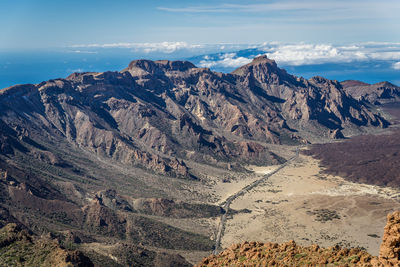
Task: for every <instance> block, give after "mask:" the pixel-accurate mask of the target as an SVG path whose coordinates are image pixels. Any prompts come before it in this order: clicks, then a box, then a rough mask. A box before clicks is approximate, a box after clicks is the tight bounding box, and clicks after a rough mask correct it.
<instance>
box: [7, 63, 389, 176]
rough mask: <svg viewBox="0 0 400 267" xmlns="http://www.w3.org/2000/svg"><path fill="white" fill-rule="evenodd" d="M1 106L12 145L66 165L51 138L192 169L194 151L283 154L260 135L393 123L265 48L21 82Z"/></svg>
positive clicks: (131, 159)
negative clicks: (248, 56) (232, 61)
mask: <svg viewBox="0 0 400 267" xmlns="http://www.w3.org/2000/svg"><path fill="white" fill-rule="evenodd" d="M0 114H1V116H0V126H1V128H2V131H1V135H0V149H1V151H2V153H3V154H10V153H12V152H13V150H15V149H18V150H23V151H25V150H27V149H28V148H26V144H28V145H33V146H34V147H35V146H36V148H37V149H38V150H39V151H35V152H33V151H32V153H33V154H35V155H36V157H39V158H41V159H43V160H46V161H49V162H50V163H51V164H60V163H57V162H56V161H57V159H56V158H54V157H53V156H52V155H50V154H48V153H46V152H43V150H45V149H41V148H42V147H41V146H38V145H37V144H38V143H45V144H46V143H49V139H50V140H51V141H52V142H53V143H54V142H56V143H57V142H63V143H67V144H72V145H74V146H76V147H77V148H79V149H83V150H85V151H89V152H90V153H93V154H96V155H98V156H100V157H106V158H112V159H114V160H117V161H120V162H123V163H124V164H132V165H140V166H143V167H145V168H148V169H152V170H153V171H156V172H158V173H163V174H170V175H174V176H182V177H189V176H190V172H189V169H188V167H187V165H186V164H185V161H184V160H200V161H207V162H212V160H213V161H228V160H229V161H232V160H235V161H253V162H257V161H264V163H265V162H269V163H277V162H279V161H280V160H281V159H280V158H279V157H277V156H276V155H274V154H273V153H270V152H268V150H267V149H266V147H265V146H263V145H261V144H259V143H257V142H256V141H261V142H266V143H276V144H280V143H298V142H301V141H303V142H306V141H307V140H306V139H307V138H308V137H310V138H311V139H312V137H313V136H314V137H315V136H319V135H321V133H323V135H325V136H326V137H328V135H329V131H330V130H349V131H350V130H352V129H354V128H355V127H358V126H374V127H375V126H379V127H385V126H387V124H388V123H387V122H386V121H385V120H384V119H383V118H381V117H380V116H379V115H377V114H374V113H373V112H371V111H369V110H368V108H367V107H366V106H365V105H363V104H362V103H361V102H358V101H357V100H355V99H353V98H351V97H350V96H349V95H347V94H346V93H345V91H344V90H343V89H342V86H341V85H340V84H339V83H338V82H336V81H331V80H327V79H324V78H322V77H314V78H312V79H310V80H305V79H303V78H297V77H295V76H292V75H290V74H288V73H286V71H284V70H282V69H280V68H278V67H277V65H276V63H275V62H274V61H273V60H270V59H268V58H266V57H265V56H262V57H258V58H256V59H254V60H253V62H252V63H250V64H248V65H245V66H243V67H241V68H239V69H237V70H236V71H234V72H233V73H232V74H223V73H216V72H212V71H210V70H209V69H205V68H196V67H195V66H194V65H193V64H191V63H190V62H185V61H175V62H171V61H154V62H153V61H149V60H136V61H132V62H131V63H130V64H129V66H128V68H126V69H124V70H123V71H121V72H104V73H74V74H72V75H70V76H69V77H67V78H66V79H55V80H50V81H47V82H42V83H40V84H37V85H18V86H14V87H11V88H8V89H5V90H2V91H0ZM28 150H29V149H28ZM182 159H183V160H182ZM210 159H211V161H210Z"/></svg>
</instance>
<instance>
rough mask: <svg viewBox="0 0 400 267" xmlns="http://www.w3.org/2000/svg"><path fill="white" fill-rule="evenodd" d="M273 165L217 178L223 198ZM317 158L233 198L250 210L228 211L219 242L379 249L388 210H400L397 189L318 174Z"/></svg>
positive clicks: (234, 204) (225, 244)
mask: <svg viewBox="0 0 400 267" xmlns="http://www.w3.org/2000/svg"><path fill="white" fill-rule="evenodd" d="M273 168H276V166H272V167H265V168H261V167H257V168H255V167H251V169H252V170H253V171H254V172H255V174H254V175H249V178H248V179H244V180H242V181H237V182H235V183H217V184H216V185H215V187H214V190H215V191H214V192H215V194H219V195H220V197H221V200H223V199H224V198H225V197H226V196H229V195H230V194H232V193H233V192H234V191H235V190H236V191H238V190H240V188H242V187H243V186H244V185H246V184H249V183H251V182H252V181H254V180H255V179H256V178H255V176H256V175H263V174H265V173H266V172H269V171H271V170H272V169H273ZM321 171H322V170H321V167H320V166H319V163H318V161H317V160H315V159H313V158H311V157H308V156H304V155H300V156H299V158H298V159H297V160H295V161H294V162H292V163H290V164H289V165H288V166H286V167H285V168H284V169H282V170H281V171H280V172H278V173H277V174H275V175H273V176H272V177H270V178H269V179H268V181H267V182H265V183H263V184H261V185H260V186H258V187H256V188H254V189H253V190H251V191H250V192H248V193H247V194H245V195H243V196H241V197H239V198H238V199H236V200H234V201H233V202H232V204H231V208H232V209H235V210H241V209H248V210H251V213H239V214H235V215H232V216H231V217H230V218H229V219H228V220H227V223H226V227H225V232H224V236H223V239H222V247H228V246H230V245H231V244H232V243H238V242H243V241H246V240H247V241H263V242H267V241H270V242H284V241H288V240H295V241H296V242H297V243H298V244H302V245H310V244H312V243H318V244H319V245H320V246H325V247H327V246H333V245H335V244H340V245H344V246H351V247H357V246H360V247H364V248H365V249H367V251H368V252H370V253H371V254H373V255H377V254H378V253H379V246H380V243H381V238H382V233H383V227H384V226H385V223H386V215H387V213H389V212H391V211H393V210H398V209H400V202H399V198H400V194H399V193H400V192H399V191H396V190H394V189H385V188H380V187H377V186H370V185H363V184H355V183H351V182H347V181H345V180H344V179H343V178H341V177H334V176H330V175H325V174H323V173H321Z"/></svg>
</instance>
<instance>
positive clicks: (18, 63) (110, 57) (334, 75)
mask: <svg viewBox="0 0 400 267" xmlns="http://www.w3.org/2000/svg"><path fill="white" fill-rule="evenodd" d="M204 57H205V55H204V54H203V55H199V56H196V55H193V54H191V55H189V54H178V53H146V54H144V53H134V52H131V51H128V50H111V51H102V52H90V51H59V50H54V51H29V52H28V51H24V52H0V88H6V87H9V86H12V85H16V84H25V83H40V82H42V81H46V80H49V79H55V78H65V77H67V76H68V75H70V74H71V73H73V72H86V71H94V72H102V71H120V70H122V69H124V68H126V67H127V66H128V64H129V62H130V61H132V60H135V59H143V58H144V59H151V60H157V59H169V60H190V61H192V62H193V63H194V64H195V65H197V66H200V65H201V61H202V59H204ZM277 63H278V65H279V66H280V67H281V68H284V69H286V70H287V72H288V73H290V74H294V75H296V76H302V77H304V78H311V77H312V76H317V75H318V76H323V77H326V78H329V79H334V80H339V81H343V80H350V79H352V80H361V81H363V82H367V83H376V82H380V81H389V82H391V83H394V84H396V85H400V71H399V70H396V69H393V68H392V64H393V63H392V62H389V61H388V62H386V61H382V60H380V61H378V60H376V61H368V62H350V63H323V64H313V65H299V66H290V65H284V64H279V62H277ZM238 66H239V65H238ZM238 66H233V65H230V66H221V65H218V64H217V65H215V66H211V67H210V68H211V69H212V70H215V71H220V72H231V71H233V70H234V69H235V68H236V67H238Z"/></svg>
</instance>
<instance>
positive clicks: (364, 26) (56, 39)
mask: <svg viewBox="0 0 400 267" xmlns="http://www.w3.org/2000/svg"><path fill="white" fill-rule="evenodd" d="M0 4H1V9H0V23H1V25H2V26H1V30H0V49H2V50H3V51H4V50H10V49H13V50H14V49H17V50H18V49H24V50H26V49H38V48H43V49H46V48H49V47H63V46H71V45H76V44H109V43H121V42H136V43H149V42H150V43H152V42H165V41H169V42H176V41H182V42H187V43H195V44H196V43H200V44H210V43H262V42H266V41H268V42H271V41H277V42H309V43H356V42H367V41H379V42H382V41H384V42H400V30H399V29H400V19H399V18H398V16H399V14H400V1H399V0H381V1H376V0H375V1H371V0H346V1H344V0H335V1H321V0H320V1H317V0H304V1H295V0H282V1H273V0H271V1H260V0H253V1H219V0H214V1H210V0H205V1H192V0H185V1H177V0H163V1H155V0H146V1H135V0H133V1H132V0H131V1H125V0H122V1H117V0H114V1H108V0H96V1H90V0H86V1H83V0H80V1H77V0H69V1H55V0H53V1H48V0H18V1H15V0H11V1H10V0H0Z"/></svg>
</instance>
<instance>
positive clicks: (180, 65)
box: [123, 59, 196, 76]
mask: <svg viewBox="0 0 400 267" xmlns="http://www.w3.org/2000/svg"><path fill="white" fill-rule="evenodd" d="M193 68H196V66H195V65H194V64H193V63H191V62H189V61H169V60H157V61H151V60H145V59H140V60H134V61H132V62H131V63H129V66H128V68H126V69H124V70H123V72H124V71H129V72H130V73H131V74H132V75H133V76H136V75H137V74H144V73H148V74H152V75H154V74H160V73H163V72H172V71H180V72H184V71H187V70H189V69H193Z"/></svg>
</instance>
